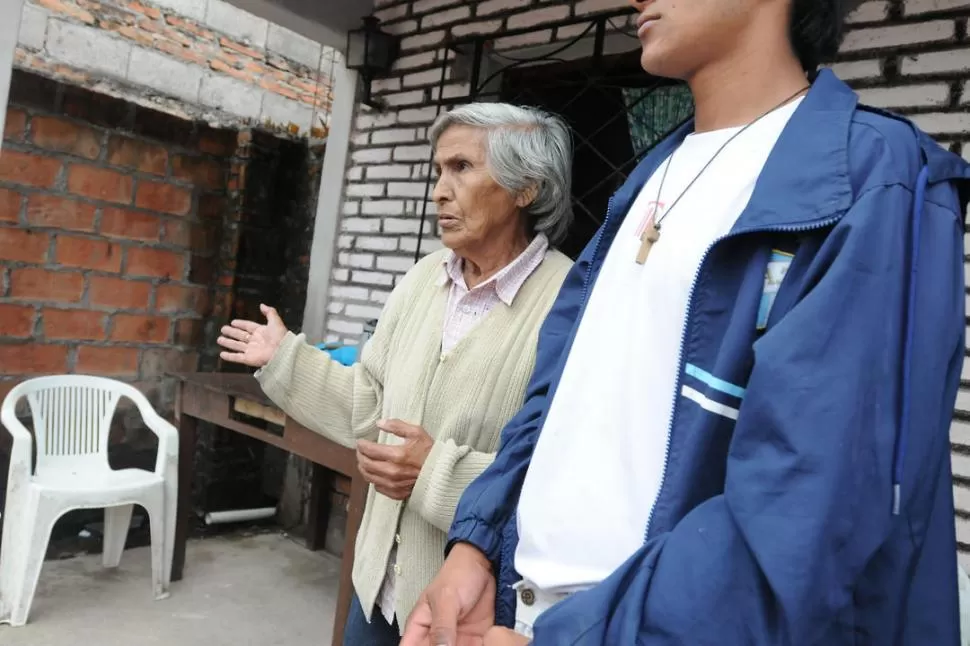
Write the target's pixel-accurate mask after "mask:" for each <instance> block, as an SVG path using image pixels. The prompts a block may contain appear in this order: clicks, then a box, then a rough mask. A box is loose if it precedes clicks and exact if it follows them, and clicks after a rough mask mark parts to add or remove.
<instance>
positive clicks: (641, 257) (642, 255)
mask: <svg viewBox="0 0 970 646" xmlns="http://www.w3.org/2000/svg"><path fill="white" fill-rule="evenodd" d="M810 87H811V86H810V85H806V86H805V87H803V88H802V89H800V90H798V91H797V92H795V93H794V94H792V95H791V96H789V97H788V98H786V99H785V100H784V101H782V102H781V103H779V104H778V105H776V106H775V107H773V108H771V109H770V110H768V111H767V112H765V113H763V114H761V115H760V116H759V117H758V118H757V119H755V120H754V121H751V122H750V123H747V124H745V126H744V127H743V128H741V129H740V130H738V131H737V132H736V133H734V134H733V135H731V136H730V137H729V138H728V140H727V141H725V142H724V143H723V144H721V147H720V148H718V149H717V151H716V152H715V153H714V155H713V156H712V157H711V158H710V159H709V160H707V163H706V164H704V167H703V168H701V170H700V172H699V173H697V175H695V176H694V179H692V180H691V181H690V182H689V183H688V184H687V187H686V188H685V189H684V190H683V191H681V193H680V195H678V196H677V199H675V200H674V201H673V203H672V204H671V205H670V207H669V208H667V209H666V210H664V213H663V215H661V216H660V218H659V219H658V220H657V221H656V222H654V221H653V219H652V218H651V221H650V222H648V223H647V226H646V228H645V229H644V231H643V234H642V235H641V236H640V248H639V250H638V251H637V264H640V265H642V264H643V263H645V262H646V261H647V256H649V255H650V249H652V248H653V245H654V243H655V242H657V241H658V240H660V225H661V223H662V222H663V221H664V220H666V219H667V216H668V215H670V212H671V211H673V210H674V207H675V206H677V203H678V202H680V199H681V198H682V197H684V195H685V194H686V193H687V191H689V190H690V188H691V187H692V186H693V185H694V184H695V183H696V182H697V180H699V179H700V178H701V175H703V174H704V171H706V170H707V169H708V168H709V167H710V166H711V164H713V163H714V160H715V159H717V157H718V155H720V154H721V152H722V151H723V150H724V149H725V148H727V147H728V144H730V143H731V142H732V141H734V140H735V139H737V138H738V137H740V136H741V133H743V132H744V131H745V130H747V129H748V128H750V127H751V126H753V125H754V124H756V123H758V122H759V121H761V120H762V119H764V118H765V117H767V116H768V115H769V114H771V113H772V112H774V111H776V110H780V109H781V108H783V107H785V106H786V105H788V104H789V103H791V102H792V101H794V100H795V99H796V98H798V96H799V95H800V94H802V93H803V92H805V91H806V90H808V89H809V88H810ZM677 150H680V147H679V146H678V147H677V148H676V149H675V150H674V152H672V153H670V157H668V158H667V164H666V165H665V166H664V172H663V175H661V176H660V188H658V189H657V199H656V201H655V202H654V209H656V208H658V207H659V204H660V196H661V194H662V193H663V190H664V183H665V182H666V181H667V172H668V171H669V170H670V166H671V164H672V163H673V161H674V155H675V154H676V153H677ZM655 212H656V211H655Z"/></svg>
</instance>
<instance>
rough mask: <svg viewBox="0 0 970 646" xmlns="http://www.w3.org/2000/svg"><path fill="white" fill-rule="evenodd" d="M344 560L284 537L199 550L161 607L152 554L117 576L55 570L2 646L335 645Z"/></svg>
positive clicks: (140, 555)
mask: <svg viewBox="0 0 970 646" xmlns="http://www.w3.org/2000/svg"><path fill="white" fill-rule="evenodd" d="M339 574H340V560H339V559H337V558H336V557H333V556H330V555H329V554H325V553H320V552H317V553H314V552H310V551H309V550H307V549H306V548H305V547H303V546H302V545H300V544H297V543H295V542H293V541H292V540H291V539H289V538H287V537H285V536H283V535H280V534H260V535H251V536H230V537H216V538H207V539H205V540H195V541H190V542H189V544H188V553H187V556H186V564H185V578H184V579H183V580H182V581H179V582H177V583H173V584H172V589H171V593H172V594H171V596H170V597H169V598H168V599H164V600H162V601H154V600H153V599H152V595H151V564H150V558H149V550H148V548H137V549H132V550H127V551H126V552H125V554H124V556H123V558H122V560H121V567H119V568H118V569H117V570H105V569H104V568H102V567H101V563H100V558H99V557H96V556H82V557H76V558H71V559H66V560H62V561H48V562H47V563H45V564H44V569H43V571H42V572H41V576H40V583H39V585H38V589H37V595H36V597H35V598H34V605H33V608H32V610H31V614H30V619H29V622H28V624H27V625H26V626H24V627H22V628H11V627H9V626H0V644H3V646H70V645H72V644H78V643H88V644H97V645H98V646H150V645H153V644H159V645H161V646H276V645H281V646H282V645H284V644H285V645H286V646H293V645H294V644H319V645H321V646H322V645H324V644H329V643H330V636H331V632H332V630H333V613H334V608H335V607H336V599H337V583H338V580H339Z"/></svg>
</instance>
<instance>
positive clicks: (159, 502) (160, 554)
mask: <svg viewBox="0 0 970 646" xmlns="http://www.w3.org/2000/svg"><path fill="white" fill-rule="evenodd" d="M145 511H147V512H148V523H149V528H150V530H151V538H152V589H153V590H154V593H155V599H156V600H157V599H165V598H167V597H168V579H167V577H166V576H165V511H164V495H161V492H159V495H158V496H152V500H151V502H148V501H146V502H145Z"/></svg>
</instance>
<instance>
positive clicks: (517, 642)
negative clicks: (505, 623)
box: [485, 626, 529, 646]
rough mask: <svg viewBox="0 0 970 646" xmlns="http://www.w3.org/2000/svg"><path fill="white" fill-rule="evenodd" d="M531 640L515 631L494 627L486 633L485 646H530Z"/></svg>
mask: <svg viewBox="0 0 970 646" xmlns="http://www.w3.org/2000/svg"><path fill="white" fill-rule="evenodd" d="M528 645H529V640H528V638H526V637H523V636H522V635H520V634H519V633H517V632H515V631H514V630H509V629H508V628H503V627H501V626H494V627H493V628H491V629H490V630H489V631H488V632H487V633H485V646H528Z"/></svg>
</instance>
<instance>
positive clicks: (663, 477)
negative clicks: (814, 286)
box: [643, 215, 842, 544]
mask: <svg viewBox="0 0 970 646" xmlns="http://www.w3.org/2000/svg"><path fill="white" fill-rule="evenodd" d="M840 219H842V216H841V215H839V216H836V217H831V218H827V219H825V220H821V221H819V222H815V223H813V224H811V225H803V226H787V227H769V228H764V229H747V230H744V231H735V232H734V233H728V234H727V235H723V236H721V237H720V238H718V239H716V240H715V241H714V242H712V243H711V244H710V245H708V247H707V249H706V250H705V251H704V255H703V256H701V262H700V264H698V265H697V271H695V272H694V279H693V281H691V284H690V293H689V295H688V296H687V316H686V317H684V327H683V330H681V333H680V348H679V349H678V351H677V381H676V383H675V385H674V393H673V402H672V403H671V414H670V424H669V425H668V427H667V443H666V445H665V446H664V461H663V469H662V470H661V471H660V490H659V491H658V492H657V498H656V499H655V500H654V501H653V506H651V507H650V514H649V515H648V516H647V526H646V527H645V528H644V529H643V542H644V544H646V542H647V540H648V539H649V536H650V526H651V525H652V524H653V515H654V512H655V511H656V509H657V503H658V502H659V501H660V497H661V496H662V495H663V490H664V485H665V484H666V481H667V466H668V463H669V461H670V444H671V441H672V440H673V435H674V425H675V423H676V421H677V398H678V397H680V389H681V387H682V386H683V383H682V382H683V378H684V359H685V357H684V344H685V343H686V342H687V331H688V330H689V329H690V319H691V316H692V314H693V312H694V290H695V289H696V288H697V279H698V278H700V275H701V271H702V270H703V269H704V263H705V262H707V257H708V256H709V255H710V253H711V250H712V249H713V248H714V247H715V246H717V245H718V244H720V243H721V242H723V241H724V240H727V239H728V238H736V237H739V236H742V235H748V234H752V233H801V232H805V231H814V230H816V229H824V228H825V227H828V226H831V225H833V224H835V223H836V222H838V221H839V220H840Z"/></svg>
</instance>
